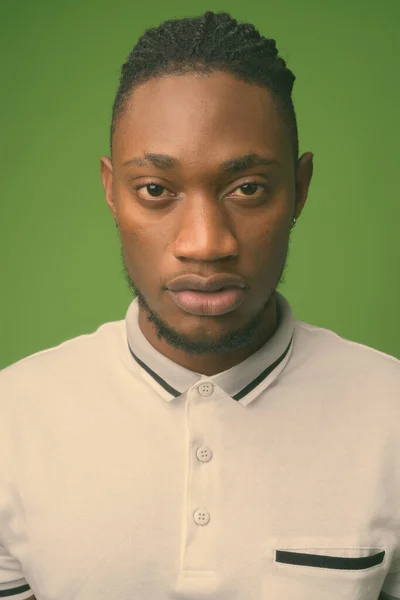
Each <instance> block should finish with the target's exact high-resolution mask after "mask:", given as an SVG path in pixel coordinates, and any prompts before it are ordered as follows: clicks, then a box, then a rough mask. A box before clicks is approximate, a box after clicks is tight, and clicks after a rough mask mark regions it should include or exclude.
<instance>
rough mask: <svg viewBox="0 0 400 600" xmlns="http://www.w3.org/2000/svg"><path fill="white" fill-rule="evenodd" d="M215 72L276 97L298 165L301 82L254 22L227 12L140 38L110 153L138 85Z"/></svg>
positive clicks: (170, 24) (173, 22)
mask: <svg viewBox="0 0 400 600" xmlns="http://www.w3.org/2000/svg"><path fill="white" fill-rule="evenodd" d="M213 71H223V72H226V73H230V74H231V75H233V76H235V77H236V78H238V79H240V80H242V81H245V82H247V83H252V84H256V85H260V86H263V87H265V88H267V89H268V90H269V91H270V92H271V94H272V95H273V97H274V98H275V99H276V100H277V109H278V114H279V115H281V116H282V117H283V119H284V120H285V121H286V123H287V125H288V126H289V132H290V135H291V138H292V146H293V153H294V160H295V161H296V162H297V159H298V153H299V142H298V130H297V122H296V114H295V110H294V106H293V101H292V89H293V84H294V81H295V79H296V78H295V76H294V74H293V73H292V71H290V70H289V69H288V68H287V67H286V62H285V61H284V60H283V58H281V57H279V56H278V50H277V48H276V42H275V40H273V39H269V38H265V37H264V36H262V35H260V33H259V32H258V31H257V30H256V28H255V27H254V25H252V24H251V23H238V21H237V20H236V19H234V18H233V17H232V16H231V15H230V14H229V13H227V12H218V13H215V12H212V11H209V10H207V11H206V12H205V13H204V14H203V15H201V16H198V17H193V18H182V19H170V20H167V21H164V22H163V23H162V24H161V25H159V26H158V27H153V28H150V29H146V30H145V32H144V33H143V34H142V35H141V37H140V38H139V40H138V42H137V44H136V46H135V47H134V48H133V50H132V51H131V53H130V54H129V56H128V58H127V60H126V62H125V63H124V64H123V65H122V68H121V75H120V81H119V87H118V90H117V94H116V97H115V100H114V103H113V107H112V120H111V129H110V149H111V153H112V138H113V134H114V132H115V129H116V125H117V122H118V120H119V119H120V117H121V116H122V115H123V113H124V110H125V108H126V104H127V101H128V100H129V98H130V96H131V94H132V91H133V90H134V89H135V88H136V87H137V86H139V85H140V84H142V83H145V82H146V81H148V80H150V79H153V78H156V77H163V76H167V75H173V74H176V75H182V74H185V73H203V74H210V73H211V72H213Z"/></svg>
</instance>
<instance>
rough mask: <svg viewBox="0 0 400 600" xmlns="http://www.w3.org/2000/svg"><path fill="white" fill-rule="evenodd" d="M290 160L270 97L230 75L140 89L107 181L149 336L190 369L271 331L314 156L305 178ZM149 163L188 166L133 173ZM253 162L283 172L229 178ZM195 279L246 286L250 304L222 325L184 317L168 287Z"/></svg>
mask: <svg viewBox="0 0 400 600" xmlns="http://www.w3.org/2000/svg"><path fill="white" fill-rule="evenodd" d="M292 152H293V151H292V142H291V136H290V133H289V132H288V129H287V126H286V125H285V124H284V123H283V122H282V120H281V119H280V118H279V116H278V114H277V111H276V104H275V101H274V100H273V98H272V96H271V95H270V93H269V91H268V90H266V89H264V88H260V87H258V86H255V85H251V84H248V83H245V82H242V81H239V80H237V79H236V78H234V77H232V76H231V75H229V74H226V73H222V72H217V73H213V74H212V75H209V76H200V75H198V74H185V75H179V76H178V75H176V76H175V75H172V76H168V77H165V78H161V79H152V80H150V81H148V82H146V83H144V84H142V85H141V86H139V87H138V88H136V89H135V90H134V92H133V94H132V96H131V99H130V103H129V104H128V106H127V109H126V112H125V113H124V115H123V117H122V118H121V120H120V121H119V122H118V125H117V129H116V131H115V134H114V137H113V158H112V163H111V160H110V159H109V158H108V157H102V158H101V175H102V181H103V185H104V189H105V193H106V200H107V203H108V205H109V207H110V209H111V211H112V214H113V216H114V218H115V220H116V221H117V222H118V225H119V232H120V239H121V255H122V260H123V265H124V269H125V276H126V278H127V281H128V283H129V285H130V286H131V288H132V290H133V291H135V292H136V294H137V296H138V302H139V324H140V327H141V329H142V331H143V333H144V334H145V335H146V337H147V338H148V339H149V341H150V342H151V343H152V344H153V345H154V346H155V347H156V348H158V349H159V350H160V351H161V352H163V353H164V354H166V355H167V356H169V357H171V358H172V359H173V360H176V361H177V362H180V363H181V364H187V363H186V362H185V360H184V357H185V356H187V355H196V356H197V357H198V361H199V360H200V361H203V363H204V365H206V364H209V361H210V360H211V361H212V360H213V357H214V356H219V357H221V356H222V355H226V354H230V353H231V354H232V356H233V354H234V353H235V352H237V351H238V350H239V349H240V348H242V349H245V348H246V347H247V346H249V345H251V344H252V343H253V345H254V342H255V341H256V339H257V338H259V336H260V332H262V330H263V328H264V329H265V330H266V329H267V321H269V322H271V308H270V310H268V309H269V307H271V300H272V299H273V298H274V292H275V289H276V288H277V286H278V284H279V282H280V281H281V280H282V276H283V273H284V268H285V263H286V258H287V253H288V244H289V235H290V225H291V222H292V219H293V216H297V217H298V216H299V215H300V213H301V210H302V207H303V205H304V202H305V201H306V197H307V191H308V186H309V183H310V180H311V175H312V155H311V154H307V155H304V156H303V157H302V159H301V161H300V163H299V165H298V166H297V169H296V165H295V164H294V159H293V153H292ZM144 153H157V154H167V155H170V156H172V157H174V158H176V159H177V160H178V161H179V163H180V164H179V166H177V167H175V168H172V169H168V170H162V169H159V168H156V167H154V166H147V167H144V166H141V167H139V166H135V165H130V166H129V165H128V166H124V163H125V162H127V161H129V160H130V159H132V158H133V157H142V156H143V155H144ZM254 153H256V154H259V155H261V156H263V157H266V158H268V159H271V161H274V162H273V163H271V164H270V165H261V166H256V167H252V168H248V169H246V170H243V171H240V172H235V173H228V172H225V171H223V170H222V169H221V168H220V164H221V163H222V162H224V161H227V160H229V159H233V158H236V157H238V156H242V155H247V154H254ZM296 180H297V185H296ZM245 184H251V185H247V186H246V185H245ZM146 185H147V186H150V187H146ZM139 186H143V187H141V189H139V190H136V189H135V188H137V187H139ZM241 186H245V187H244V188H243V189H241ZM191 273H195V274H199V275H202V276H203V277H209V276H211V275H215V274H220V273H231V274H235V275H239V276H240V277H242V278H243V279H244V281H245V284H246V291H245V294H244V301H243V302H242V304H241V305H240V306H239V307H238V308H236V309H235V310H233V311H231V312H228V313H226V314H223V315H219V316H215V315H207V316H205V315H193V314H189V313H187V312H185V311H184V310H182V309H181V308H178V307H177V306H176V305H175V304H174V302H173V301H172V299H171V297H170V294H169V292H168V290H167V289H166V286H167V284H168V282H169V281H171V280H172V279H174V278H175V277H177V276H179V275H187V274H191ZM268 315H269V316H268ZM259 339H260V340H261V338H259ZM261 345H262V343H259V344H258V347H260V346H261ZM207 361H208V362H207ZM203 363H202V362H200V363H199V362H197V363H196V365H202V364H203ZM195 370H196V369H195ZM208 370H209V371H210V369H208ZM216 372H217V371H216Z"/></svg>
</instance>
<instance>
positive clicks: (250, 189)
mask: <svg viewBox="0 0 400 600" xmlns="http://www.w3.org/2000/svg"><path fill="white" fill-rule="evenodd" d="M254 188H261V189H262V190H263V191H267V188H266V187H265V185H261V184H260V183H257V182H256V181H248V182H246V183H242V185H241V186H239V187H238V188H236V189H237V190H242V189H244V193H245V196H254V195H255V190H254Z"/></svg>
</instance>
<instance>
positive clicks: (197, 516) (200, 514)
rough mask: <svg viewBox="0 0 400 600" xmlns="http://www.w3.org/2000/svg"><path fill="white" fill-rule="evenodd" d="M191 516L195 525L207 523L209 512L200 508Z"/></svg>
mask: <svg viewBox="0 0 400 600" xmlns="http://www.w3.org/2000/svg"><path fill="white" fill-rule="evenodd" d="M193 517H194V520H195V522H196V523H197V525H207V523H208V521H209V520H210V514H209V513H208V512H207V511H206V510H201V509H200V508H199V509H198V510H196V512H195V513H194V515H193Z"/></svg>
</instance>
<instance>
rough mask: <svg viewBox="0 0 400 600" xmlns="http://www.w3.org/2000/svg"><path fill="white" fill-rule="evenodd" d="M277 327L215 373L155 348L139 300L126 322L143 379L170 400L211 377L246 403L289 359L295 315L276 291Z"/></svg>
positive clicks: (261, 390)
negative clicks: (181, 362)
mask: <svg viewBox="0 0 400 600" xmlns="http://www.w3.org/2000/svg"><path fill="white" fill-rule="evenodd" d="M276 298H277V308H278V317H279V318H278V327H277V329H276V331H275V333H274V334H273V335H272V337H271V338H270V339H269V340H268V341H267V342H266V343H265V344H264V345H263V346H262V347H261V348H260V349H259V350H257V352H255V353H254V354H252V355H251V356H249V357H248V358H247V359H245V360H244V361H243V362H241V363H239V364H238V365H235V366H234V367H231V368H230V369H227V370H226V371H223V372H221V373H217V374H216V375H212V376H210V377H209V376H206V375H202V374H201V373H196V372H194V371H190V370H189V369H186V368H185V367H182V366H180V365H178V364H177V363H175V362H174V361H173V360H171V359H169V358H167V357H166V356H164V355H163V354H161V353H160V352H159V351H158V350H156V349H155V348H154V346H152V345H151V344H150V342H149V341H148V340H147V338H146V337H145V336H144V334H143V333H142V331H141V329H140V327H139V304H138V299H137V298H134V299H133V300H132V302H131V304H130V305H129V308H128V311H127V313H126V318H125V325H126V336H127V342H128V348H129V351H130V354H131V356H132V360H135V361H136V363H137V364H138V365H139V366H140V367H141V369H142V374H143V376H144V379H145V380H146V381H147V382H148V383H149V385H150V386H151V387H152V388H153V389H154V390H155V391H156V392H157V393H158V394H159V395H161V396H162V397H163V398H164V399H165V400H167V401H171V400H173V399H174V398H178V397H179V396H181V394H184V393H185V392H187V391H188V389H189V388H190V387H192V386H193V385H194V384H195V383H197V382H198V381H201V380H202V381H211V382H212V383H214V384H215V385H217V386H219V388H221V389H222V390H223V391H224V392H225V393H226V395H228V396H230V397H231V398H232V399H233V400H237V401H240V402H241V403H242V404H245V405H247V404H248V403H249V402H251V401H252V400H254V399H255V398H256V397H257V396H259V394H260V393H261V392H263V391H264V390H265V389H266V388H267V387H269V385H271V383H272V382H273V381H275V379H276V378H277V377H278V375H279V374H280V373H281V371H282V370H283V369H284V367H285V366H286V364H287V363H288V361H289V358H290V355H291V352H292V347H293V334H294V326H295V318H294V315H293V311H292V309H291V306H290V304H289V302H288V301H287V300H286V298H285V297H284V296H282V294H280V293H279V292H276Z"/></svg>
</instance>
